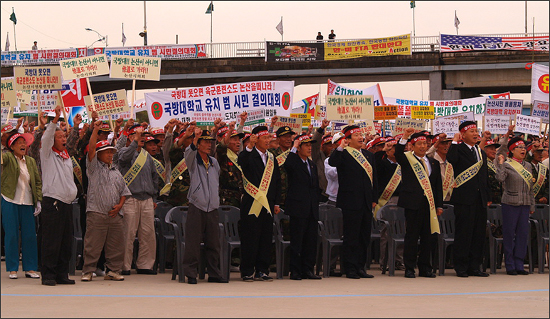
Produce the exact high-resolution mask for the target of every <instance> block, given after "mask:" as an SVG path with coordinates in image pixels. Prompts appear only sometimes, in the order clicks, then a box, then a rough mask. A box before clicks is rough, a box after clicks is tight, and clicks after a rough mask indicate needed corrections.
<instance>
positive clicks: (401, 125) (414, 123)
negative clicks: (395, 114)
mask: <svg viewBox="0 0 550 319" xmlns="http://www.w3.org/2000/svg"><path fill="white" fill-rule="evenodd" d="M409 127H412V128H414V129H415V130H418V131H422V130H424V128H425V127H426V121H424V120H415V119H404V118H397V119H396V120H395V128H394V129H393V132H392V135H393V136H396V135H399V134H403V133H405V129H407V128H409Z"/></svg>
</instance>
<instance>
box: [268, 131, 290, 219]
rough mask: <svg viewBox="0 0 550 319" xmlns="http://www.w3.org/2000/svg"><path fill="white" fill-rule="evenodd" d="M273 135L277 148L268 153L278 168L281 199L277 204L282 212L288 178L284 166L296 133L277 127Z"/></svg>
mask: <svg viewBox="0 0 550 319" xmlns="http://www.w3.org/2000/svg"><path fill="white" fill-rule="evenodd" d="M275 134H276V135H277V140H278V141H279V147H277V148H270V149H269V151H270V152H271V153H272V154H273V155H274V156H275V161H276V162H277V166H278V167H279V171H280V174H281V197H280V198H279V202H278V204H279V206H280V207H281V209H283V210H284V209H285V200H286V193H287V190H288V177H287V174H286V169H285V167H284V164H285V160H286V158H287V157H288V153H290V148H291V147H292V136H294V135H295V134H296V132H294V131H293V130H292V129H291V128H290V127H288V126H282V127H279V129H278V130H277V132H276V133H275Z"/></svg>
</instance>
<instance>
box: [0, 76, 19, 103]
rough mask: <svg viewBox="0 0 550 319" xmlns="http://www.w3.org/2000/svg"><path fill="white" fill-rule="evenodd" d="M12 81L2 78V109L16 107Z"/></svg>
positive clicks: (11, 78) (11, 79)
mask: <svg viewBox="0 0 550 319" xmlns="http://www.w3.org/2000/svg"><path fill="white" fill-rule="evenodd" d="M13 80H14V78H13V77H10V78H2V83H1V88H2V107H14V106H16V105H17V99H16V97H15V85H14V83H13Z"/></svg>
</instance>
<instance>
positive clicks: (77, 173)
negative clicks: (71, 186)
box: [71, 156, 84, 186]
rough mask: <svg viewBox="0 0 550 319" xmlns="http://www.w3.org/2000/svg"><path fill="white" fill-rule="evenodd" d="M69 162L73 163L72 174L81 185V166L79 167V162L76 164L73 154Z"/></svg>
mask: <svg viewBox="0 0 550 319" xmlns="http://www.w3.org/2000/svg"><path fill="white" fill-rule="evenodd" d="M71 162H72V163H73V173H74V176H76V179H77V180H78V182H79V183H80V185H81V186H84V184H83V183H82V168H80V164H78V161H77V160H76V158H75V157H74V156H71Z"/></svg>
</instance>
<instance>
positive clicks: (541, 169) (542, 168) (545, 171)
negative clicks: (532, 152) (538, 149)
mask: <svg viewBox="0 0 550 319" xmlns="http://www.w3.org/2000/svg"><path fill="white" fill-rule="evenodd" d="M537 165H538V166H539V175H538V176H537V181H536V182H535V185H533V194H534V195H535V196H537V194H538V193H539V191H540V190H541V188H542V184H544V180H545V179H546V174H548V167H546V165H544V164H541V163H538V164H537Z"/></svg>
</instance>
